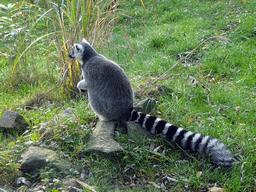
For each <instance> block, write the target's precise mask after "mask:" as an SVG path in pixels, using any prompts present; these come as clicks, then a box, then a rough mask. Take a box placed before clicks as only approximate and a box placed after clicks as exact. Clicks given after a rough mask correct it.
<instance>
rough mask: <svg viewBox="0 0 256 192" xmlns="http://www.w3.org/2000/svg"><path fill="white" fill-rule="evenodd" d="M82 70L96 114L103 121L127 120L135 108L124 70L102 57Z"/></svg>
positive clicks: (97, 57) (85, 64)
mask: <svg viewBox="0 0 256 192" xmlns="http://www.w3.org/2000/svg"><path fill="white" fill-rule="evenodd" d="M82 70H83V73H84V79H85V81H86V82H87V83H88V84H89V87H88V88H87V90H88V96H89V101H90V104H91V106H92V108H93V109H94V110H95V111H96V113H97V114H98V115H99V116H100V117H103V119H105V118H106V119H108V120H117V119H123V120H126V119H127V117H128V116H129V113H130V111H131V109H132V107H133V90H132V87H131V84H130V81H129V79H128V77H127V76H126V75H125V72H124V70H123V69H122V68H121V67H119V66H118V65H117V64H115V63H114V62H113V61H110V60H108V59H106V58H105V57H104V56H102V55H97V56H94V57H92V58H90V59H89V60H88V61H87V62H85V63H83V65H82Z"/></svg>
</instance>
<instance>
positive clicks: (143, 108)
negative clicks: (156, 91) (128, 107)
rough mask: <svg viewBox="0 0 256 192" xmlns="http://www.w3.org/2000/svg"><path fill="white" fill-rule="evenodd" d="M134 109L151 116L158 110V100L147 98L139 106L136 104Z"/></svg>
mask: <svg viewBox="0 0 256 192" xmlns="http://www.w3.org/2000/svg"><path fill="white" fill-rule="evenodd" d="M133 107H134V109H136V110H137V111H140V112H143V113H146V114H149V113H153V112H154V111H155V110H156V100H155V99H153V98H147V99H145V100H143V101H141V102H139V103H137V104H134V106H133Z"/></svg>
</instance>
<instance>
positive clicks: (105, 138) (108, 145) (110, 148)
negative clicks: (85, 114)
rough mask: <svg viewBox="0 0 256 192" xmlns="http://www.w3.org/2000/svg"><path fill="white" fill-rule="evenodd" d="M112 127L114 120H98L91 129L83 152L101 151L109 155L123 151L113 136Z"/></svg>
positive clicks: (113, 126)
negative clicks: (90, 134)
mask: <svg viewBox="0 0 256 192" xmlns="http://www.w3.org/2000/svg"><path fill="white" fill-rule="evenodd" d="M114 129H115V122H104V121H99V122H98V123H97V125H96V128H95V129H94V130H93V133H92V136H91V137H90V140H89V142H88V145H87V147H86V149H85V152H86V153H100V154H102V153H103V154H106V155H109V156H113V155H115V153H116V152H123V151H124V150H123V148H122V147H121V146H120V144H119V143H117V142H116V141H115V140H114V138H113V136H114Z"/></svg>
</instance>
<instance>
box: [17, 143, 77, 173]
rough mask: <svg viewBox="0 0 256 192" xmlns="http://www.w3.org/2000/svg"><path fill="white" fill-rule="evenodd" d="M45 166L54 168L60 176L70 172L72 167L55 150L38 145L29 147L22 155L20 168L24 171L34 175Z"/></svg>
mask: <svg viewBox="0 0 256 192" xmlns="http://www.w3.org/2000/svg"><path fill="white" fill-rule="evenodd" d="M46 166H47V167H50V168H54V169H56V171H58V173H60V174H62V176H65V175H68V174H71V170H72V168H73V167H72V165H71V163H69V162H68V161H65V160H63V159H61V158H60V157H59V155H58V154H57V153H56V152H55V151H52V150H49V149H45V148H40V147H29V149H28V151H27V152H26V153H25V154H24V155H23V159H22V164H21V166H20V169H21V170H22V171H23V172H24V173H29V174H30V175H34V174H37V173H39V172H40V170H41V169H44V168H45V167H46Z"/></svg>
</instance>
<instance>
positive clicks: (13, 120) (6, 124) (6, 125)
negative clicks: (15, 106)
mask: <svg viewBox="0 0 256 192" xmlns="http://www.w3.org/2000/svg"><path fill="white" fill-rule="evenodd" d="M27 126H28V123H27V122H26V120H25V119H24V117H23V116H22V115H21V114H19V113H17V112H15V111H6V112H5V113H4V114H3V116H2V118H1V119H0V128H2V129H5V130H7V131H8V130H9V131H19V132H23V131H25V130H26V129H27Z"/></svg>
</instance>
